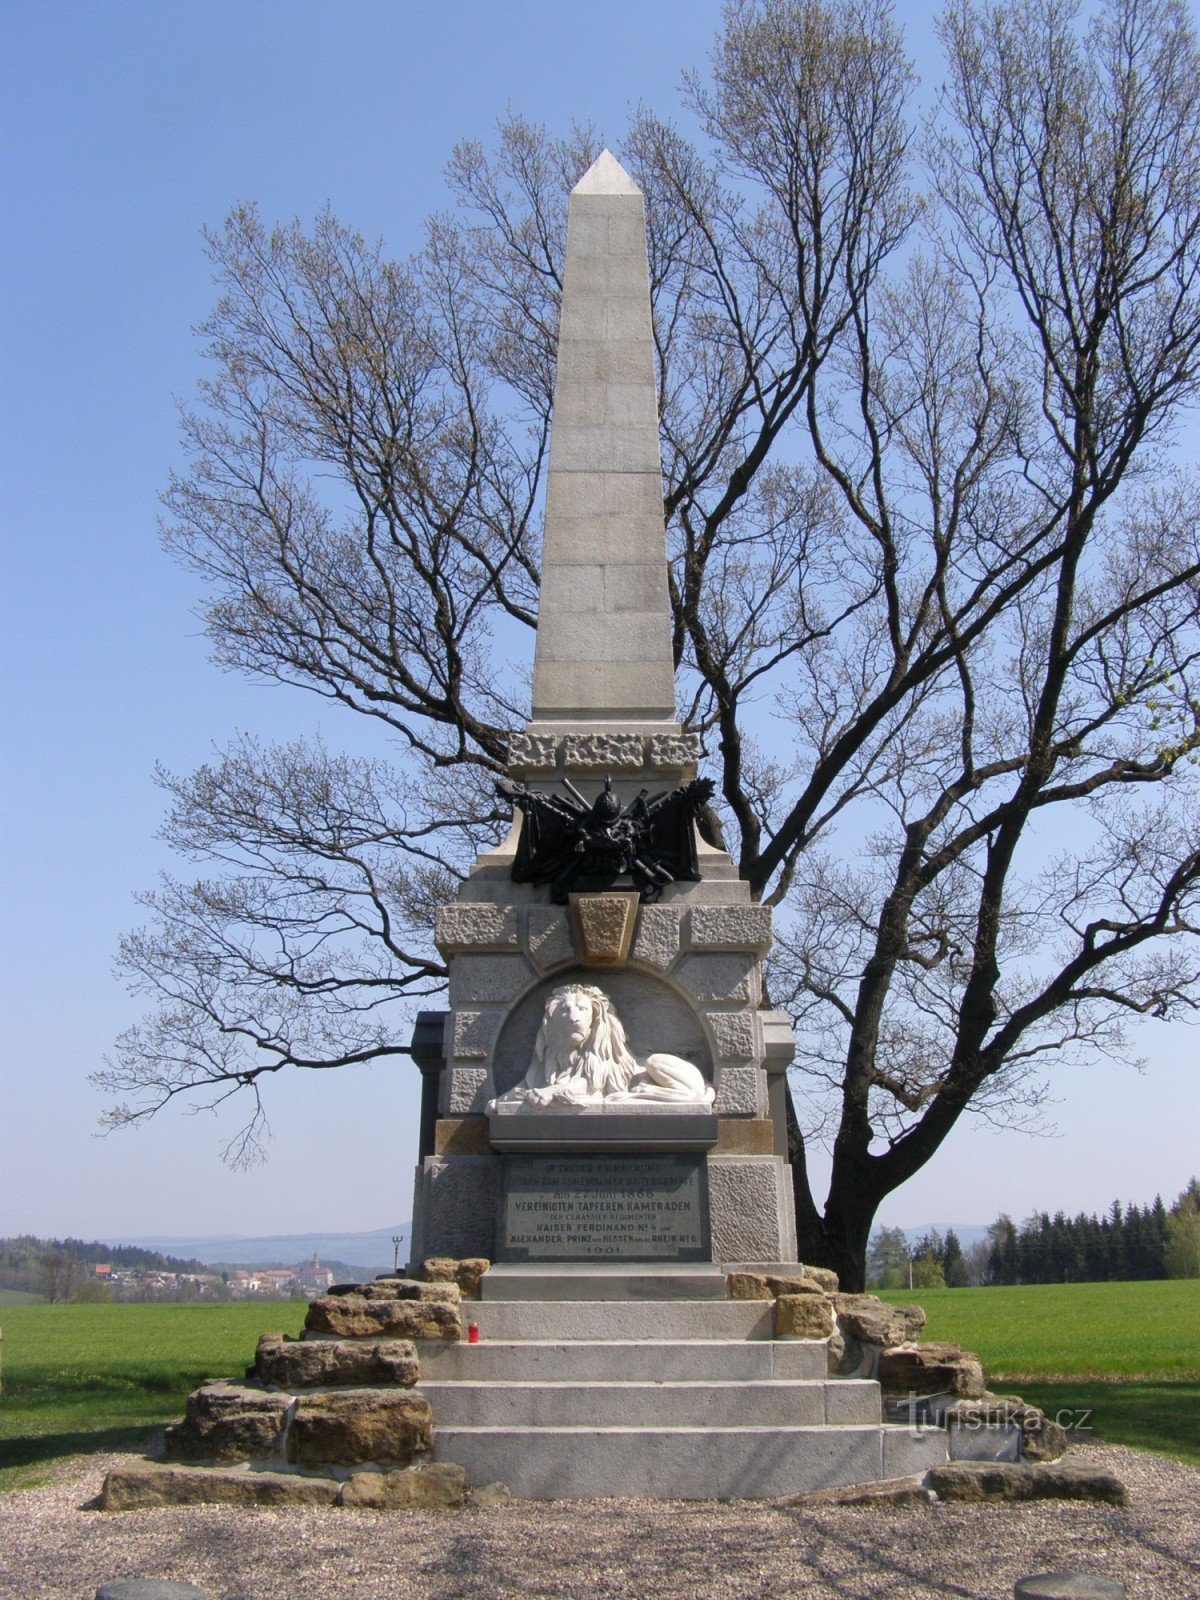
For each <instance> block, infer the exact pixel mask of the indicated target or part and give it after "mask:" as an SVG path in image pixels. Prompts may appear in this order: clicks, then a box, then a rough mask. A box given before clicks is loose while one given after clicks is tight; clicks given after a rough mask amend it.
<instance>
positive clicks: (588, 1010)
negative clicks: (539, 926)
mask: <svg viewBox="0 0 1200 1600" xmlns="http://www.w3.org/2000/svg"><path fill="white" fill-rule="evenodd" d="M713 1098H714V1091H713V1089H712V1088H711V1086H710V1085H709V1084H708V1083H706V1082H705V1079H704V1074H703V1073H702V1072H701V1071H700V1069H699V1068H698V1067H695V1066H693V1065H692V1063H691V1062H690V1061H685V1060H684V1059H683V1057H682V1056H672V1055H667V1054H665V1053H661V1052H656V1053H655V1054H654V1055H650V1056H647V1057H646V1059H645V1061H643V1062H639V1061H638V1059H637V1057H636V1056H635V1055H634V1054H633V1052H632V1051H631V1050H630V1048H629V1043H628V1041H627V1039H626V1037H625V1029H624V1027H623V1026H622V1024H621V1019H620V1017H618V1016H617V1013H616V1011H615V1009H614V1008H613V1003H612V1001H611V1000H610V999H609V997H608V996H607V995H606V994H605V993H604V990H603V989H598V988H596V987H594V986H593V985H592V984H585V983H568V984H564V985H563V986H562V987H561V988H558V989H555V990H554V992H553V993H552V994H551V996H550V998H549V999H548V1000H547V1001H546V1009H545V1011H544V1012H543V1013H542V1025H541V1027H540V1028H539V1029H538V1036H537V1040H536V1042H535V1043H534V1047H533V1060H532V1061H531V1062H530V1063H529V1070H528V1072H526V1074H525V1076H524V1077H523V1078H522V1079H521V1081H520V1083H518V1084H517V1085H516V1087H515V1088H513V1089H510V1090H509V1091H508V1093H507V1094H503V1095H501V1096H500V1097H499V1098H498V1099H496V1100H493V1101H491V1102H490V1104H489V1106H488V1110H489V1111H491V1110H493V1109H494V1108H495V1107H496V1106H498V1105H521V1104H524V1105H534V1106H549V1105H571V1106H589V1105H612V1104H614V1103H621V1102H630V1101H639V1100H658V1101H675V1102H679V1101H683V1102H688V1103H690V1104H693V1105H697V1106H708V1105H711V1104H712V1102H713Z"/></svg>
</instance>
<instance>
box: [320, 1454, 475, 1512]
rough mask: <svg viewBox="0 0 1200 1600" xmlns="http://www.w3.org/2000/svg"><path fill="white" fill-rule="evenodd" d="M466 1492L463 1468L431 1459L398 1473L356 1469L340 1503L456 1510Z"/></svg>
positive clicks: (384, 1508)
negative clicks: (426, 1463) (357, 1470)
mask: <svg viewBox="0 0 1200 1600" xmlns="http://www.w3.org/2000/svg"><path fill="white" fill-rule="evenodd" d="M466 1493H467V1474H466V1471H465V1469H464V1468H462V1467H460V1466H457V1465H456V1464H455V1463H454V1462H452V1461H431V1462H429V1463H428V1465H426V1466H421V1467H402V1468H401V1469H400V1470H399V1471H398V1472H356V1473H355V1474H354V1476H353V1477H352V1478H350V1479H348V1480H347V1482H346V1484H345V1485H344V1486H343V1489H342V1497H341V1500H340V1501H339V1502H338V1503H339V1505H343V1506H347V1507H355V1508H359V1509H362V1510H365V1511H399V1510H403V1509H405V1508H406V1507H409V1506H415V1507H418V1508H420V1509H422V1510H423V1509H426V1508H428V1507H449V1508H451V1509H453V1508H454V1507H457V1506H461V1505H462V1503H463V1500H464V1499H465V1498H466Z"/></svg>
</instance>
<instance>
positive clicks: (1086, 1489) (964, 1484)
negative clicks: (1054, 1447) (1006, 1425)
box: [925, 1461, 1129, 1506]
mask: <svg viewBox="0 0 1200 1600" xmlns="http://www.w3.org/2000/svg"><path fill="white" fill-rule="evenodd" d="M925 1481H926V1482H927V1483H928V1485H929V1487H930V1488H931V1489H932V1490H933V1492H934V1493H935V1494H936V1495H937V1497H938V1499H939V1500H1100V1501H1102V1502H1103V1503H1105V1504H1106V1505H1111V1506H1124V1505H1128V1503H1129V1494H1128V1491H1127V1490H1126V1488H1125V1485H1124V1484H1123V1483H1122V1482H1121V1480H1120V1478H1118V1477H1117V1475H1116V1473H1115V1472H1110V1471H1108V1469H1107V1468H1105V1467H1097V1466H1093V1465H1092V1464H1091V1463H1090V1462H1086V1461H1031V1462H1020V1463H1017V1462H1015V1461H948V1462H947V1463H946V1464H945V1466H936V1467H931V1468H930V1469H929V1475H928V1477H927V1478H926V1480H925Z"/></svg>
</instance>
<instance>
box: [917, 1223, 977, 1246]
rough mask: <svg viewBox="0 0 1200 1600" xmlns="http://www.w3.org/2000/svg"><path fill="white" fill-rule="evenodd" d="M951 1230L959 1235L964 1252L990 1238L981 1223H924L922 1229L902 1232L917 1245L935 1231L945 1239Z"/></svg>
mask: <svg viewBox="0 0 1200 1600" xmlns="http://www.w3.org/2000/svg"><path fill="white" fill-rule="evenodd" d="M951 1229H953V1230H954V1232H955V1233H956V1234H957V1235H958V1242H959V1244H960V1245H962V1247H963V1249H964V1250H969V1249H970V1248H971V1246H972V1245H973V1244H977V1243H978V1242H979V1240H980V1239H986V1238H987V1236H988V1231H987V1228H986V1226H984V1224H982V1223H979V1222H923V1223H921V1225H920V1227H917V1228H904V1229H903V1230H902V1231H903V1234H904V1237H905V1238H906V1239H907V1240H908V1242H909V1244H910V1245H912V1244H916V1242H917V1240H918V1239H927V1238H928V1237H929V1235H930V1234H931V1233H933V1232H934V1231H935V1230H936V1231H937V1232H938V1233H940V1234H941V1236H942V1238H943V1239H944V1238H945V1237H946V1235H947V1234H948V1233H949V1232H950V1230H951Z"/></svg>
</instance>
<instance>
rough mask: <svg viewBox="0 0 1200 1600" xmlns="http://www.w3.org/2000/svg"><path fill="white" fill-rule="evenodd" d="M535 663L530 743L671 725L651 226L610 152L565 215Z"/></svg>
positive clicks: (590, 172)
mask: <svg viewBox="0 0 1200 1600" xmlns="http://www.w3.org/2000/svg"><path fill="white" fill-rule="evenodd" d="M534 660H535V664H534V676H533V721H532V724H531V728H530V731H531V732H533V731H536V730H538V729H541V728H543V727H547V728H549V727H555V728H562V729H567V728H575V727H580V726H581V725H582V726H586V725H587V724H592V723H603V724H604V725H605V727H607V728H609V729H611V730H613V731H617V730H618V728H620V729H621V730H629V731H634V730H636V729H637V728H638V727H639V725H645V726H646V728H647V731H655V732H658V731H662V725H663V724H664V723H665V724H667V725H670V724H672V723H673V722H674V719H675V671H674V663H673V660H672V657H671V629H670V610H669V605H668V599H667V561H666V550H665V545H664V539H663V496H662V465H661V462H660V459H659V443H658V390H657V379H656V376H655V368H654V332H653V328H652V325H651V321H650V277H649V271H648V267H647V261H646V229H645V220H644V217H643V208H642V195H641V191H640V190H639V189H638V188H637V186H636V185H635V183H634V182H633V180H632V178H630V177H629V175H628V174H627V173H626V171H625V170H624V168H623V167H622V166H621V165H620V164H619V162H617V161H616V160H615V159H614V158H613V157H612V156H611V155H610V154H609V153H608V151H607V150H605V151H604V153H603V154H602V155H601V156H600V159H599V160H598V161H597V162H596V163H595V165H594V166H592V167H591V168H590V169H589V170H588V171H587V172H586V173H585V174H584V176H583V177H582V178H581V179H580V180H579V182H578V184H576V186H575V188H574V190H573V191H572V193H571V197H570V201H569V208H568V213H567V258H566V270H565V275H564V279H563V296H562V314H561V319H560V322H559V334H558V370H557V377H556V381H555V386H554V412H553V427H552V430H551V435H550V472H549V480H548V483H547V490H546V523H545V539H544V543H543V550H542V592H541V612H540V615H539V618H538V630H537V649H536V655H535V658H534Z"/></svg>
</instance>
